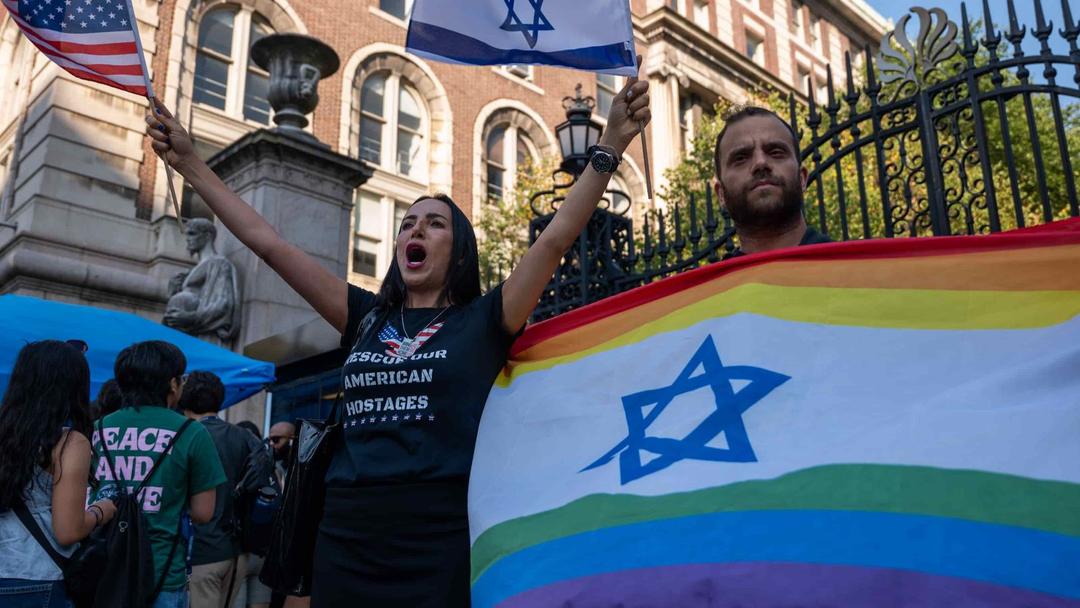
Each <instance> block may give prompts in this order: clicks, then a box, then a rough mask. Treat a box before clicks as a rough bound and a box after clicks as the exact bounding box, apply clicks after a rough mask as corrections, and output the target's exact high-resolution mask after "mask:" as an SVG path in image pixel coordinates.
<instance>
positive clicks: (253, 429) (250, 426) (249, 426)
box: [236, 420, 262, 439]
mask: <svg viewBox="0 0 1080 608" xmlns="http://www.w3.org/2000/svg"><path fill="white" fill-rule="evenodd" d="M236 426H238V427H240V428H242V429H244V430H245V431H248V432H250V433H251V434H252V435H255V436H256V437H258V438H259V439H262V431H260V430H259V427H257V426H255V423H254V422H252V421H250V420H241V421H240V422H237V423H236Z"/></svg>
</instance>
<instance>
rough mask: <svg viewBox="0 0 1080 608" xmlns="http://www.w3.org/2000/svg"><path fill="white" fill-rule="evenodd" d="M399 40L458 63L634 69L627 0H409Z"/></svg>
mask: <svg viewBox="0 0 1080 608" xmlns="http://www.w3.org/2000/svg"><path fill="white" fill-rule="evenodd" d="M405 46H406V48H407V50H408V51H409V52H410V53H413V54H415V55H418V56H421V57H425V58H428V59H434V60H436V61H444V62H450V63H460V64H466V65H509V64H541V65H553V66H560V67H567V68H573V69H578V70H586V71H591V72H601V73H607V74H617V75H621V76H634V75H636V74H637V66H636V60H635V59H636V53H635V51H634V33H633V25H632V23H631V20H630V4H629V0H588V1H586V2H582V1H581V0H470V1H469V2H448V1H447V0H416V2H415V4H414V6H413V11H412V18H411V19H410V21H409V36H408V41H407V42H406V44H405Z"/></svg>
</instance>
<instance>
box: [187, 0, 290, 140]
mask: <svg viewBox="0 0 1080 608" xmlns="http://www.w3.org/2000/svg"><path fill="white" fill-rule="evenodd" d="M273 32H274V30H273V28H272V27H271V26H270V22H269V21H267V20H266V18H264V17H263V16H262V15H259V14H258V13H255V12H253V11H251V10H250V9H247V8H235V7H229V8H220V9H215V10H212V11H210V12H208V13H206V14H205V15H204V16H203V18H202V21H201V23H200V24H199V36H198V49H197V51H196V57H195V89H194V91H193V98H194V100H195V103H197V104H201V105H204V106H209V107H212V108H216V109H218V110H222V111H224V112H226V113H227V114H230V115H233V116H235V117H237V118H240V117H242V118H244V119H245V120H250V121H252V122H257V123H259V124H269V123H270V104H269V102H268V101H267V99H266V98H267V95H268V94H269V85H270V81H269V75H268V74H267V73H266V71H265V70H263V69H261V68H260V67H258V66H257V65H255V63H254V62H253V61H251V57H250V55H251V53H250V49H251V45H253V44H254V43H255V42H257V41H258V40H259V39H261V38H264V37H266V36H268V35H270V34H272V33H273Z"/></svg>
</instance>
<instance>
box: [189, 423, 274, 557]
mask: <svg viewBox="0 0 1080 608" xmlns="http://www.w3.org/2000/svg"><path fill="white" fill-rule="evenodd" d="M200 422H201V423H202V425H203V426H204V427H205V428H206V430H207V431H209V432H210V437H211V438H212V439H213V440H214V446H215V447H216V448H217V451H218V456H220V457H221V465H222V467H223V468H224V469H225V477H226V478H227V481H226V482H225V483H223V484H221V485H220V486H218V487H217V499H216V500H215V502H214V518H213V519H211V520H210V521H209V522H207V523H205V524H197V525H196V526H195V544H194V547H193V548H192V556H191V562H192V563H193V564H195V565H197V566H198V565H203V564H212V563H215V562H221V561H225V560H230V559H233V558H234V557H236V556H237V555H239V553H240V543H239V541H238V539H237V538H236V537H235V536H234V531H233V525H232V522H233V488H235V487H236V484H237V483H238V482H239V481H240V477H241V476H242V475H243V473H244V463H245V462H247V458H248V455H249V454H251V452H253V451H255V450H261V449H263V447H262V442H260V441H259V440H258V439H257V438H256V437H255V436H254V435H252V434H251V433H250V432H248V431H245V430H244V429H242V428H240V427H238V426H236V425H234V424H229V423H228V422H225V421H224V420H222V419H220V418H218V417H216V416H207V417H205V418H203V419H202V420H200Z"/></svg>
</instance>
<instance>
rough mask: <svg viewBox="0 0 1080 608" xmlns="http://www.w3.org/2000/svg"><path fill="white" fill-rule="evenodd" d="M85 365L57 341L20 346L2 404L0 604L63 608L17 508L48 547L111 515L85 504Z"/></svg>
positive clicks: (71, 540) (69, 546)
mask: <svg viewBox="0 0 1080 608" xmlns="http://www.w3.org/2000/svg"><path fill="white" fill-rule="evenodd" d="M89 400H90V368H89V366H88V365H87V363H86V358H85V357H84V356H83V354H82V353H81V352H79V351H78V350H77V349H75V348H74V347H72V346H71V345H69V344H66V343H64V342H60V341H57V340H44V341H41V342H31V343H30V344H27V345H26V346H24V347H23V348H22V350H20V351H19V354H18V357H17V358H16V359H15V367H14V368H13V369H12V372H11V380H10V382H9V383H8V387H7V391H6V392H5V393H4V398H3V402H2V403H0V606H57V607H58V606H66V605H67V602H68V600H67V596H66V595H65V593H64V587H63V573H62V572H61V570H60V567H59V566H58V565H57V564H56V563H55V562H54V561H53V559H52V557H51V556H50V555H49V553H48V552H47V551H46V549H45V547H43V546H41V545H40V544H39V543H38V541H37V540H35V538H34V533H33V532H32V531H31V530H29V529H28V528H27V526H26V525H25V524H24V523H23V521H21V520H20V518H19V515H18V511H19V510H20V509H23V512H24V513H28V514H29V515H30V517H32V519H33V525H34V526H36V527H37V528H38V529H39V530H40V531H41V533H42V534H43V536H44V539H45V540H47V541H48V542H49V543H50V544H51V545H52V548H53V549H55V551H56V552H58V553H60V554H61V555H65V556H67V555H71V552H72V551H74V549H75V547H74V544H75V543H77V542H78V541H80V540H82V539H83V538H86V536H87V535H89V534H90V532H92V531H93V530H94V528H95V527H97V526H99V525H101V524H104V523H106V522H108V521H109V520H110V519H112V517H113V515H115V513H116V507H115V505H113V503H112V501H111V500H101V501H98V502H95V503H94V504H92V505H90V507H89V508H86V507H85V505H86V490H87V483H88V481H89V479H90V458H91V451H90V440H89V439H88V436H89V434H90V413H89V407H88V406H89V403H88V402H89Z"/></svg>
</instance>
